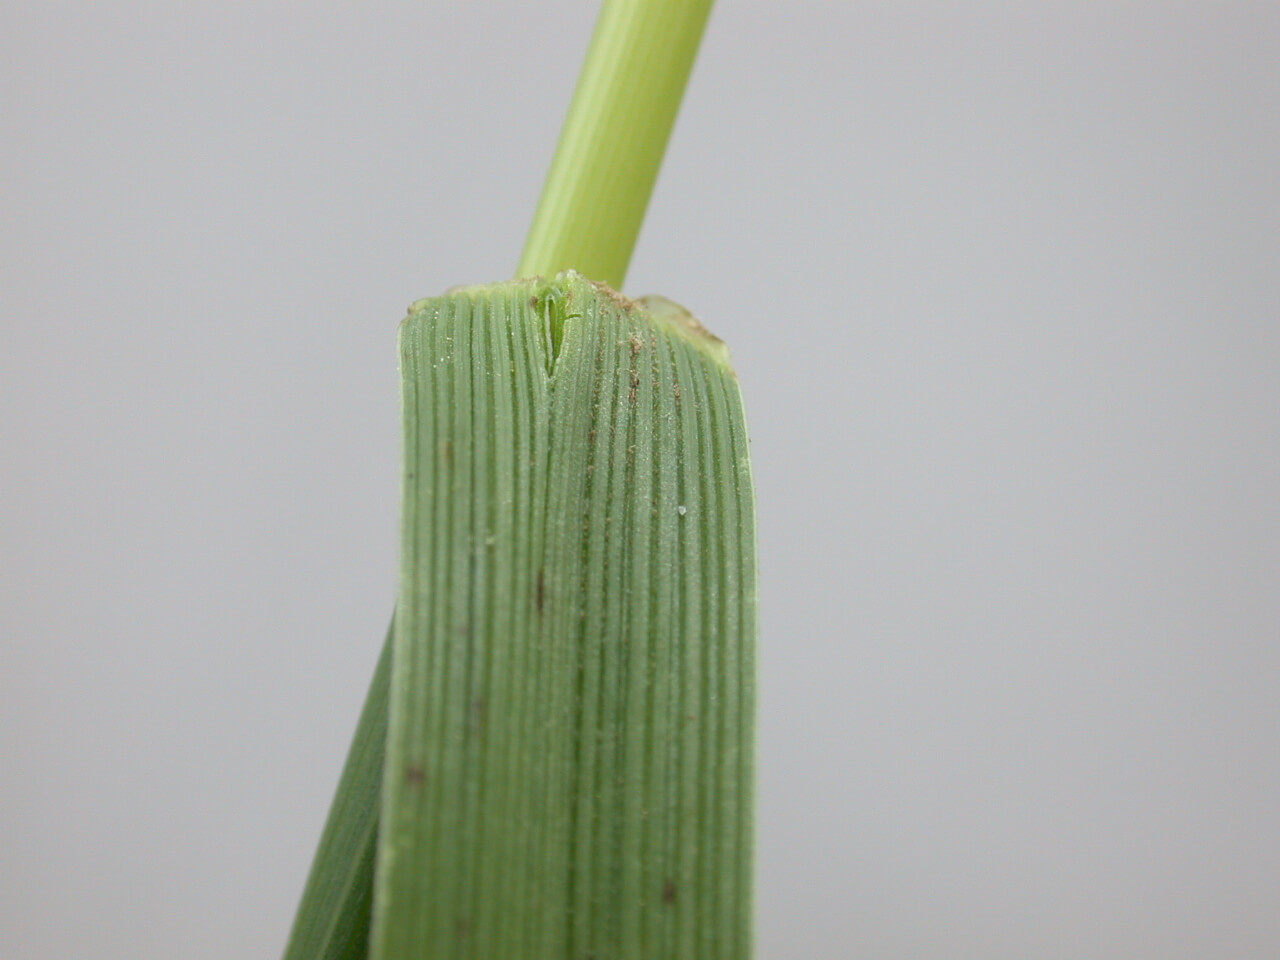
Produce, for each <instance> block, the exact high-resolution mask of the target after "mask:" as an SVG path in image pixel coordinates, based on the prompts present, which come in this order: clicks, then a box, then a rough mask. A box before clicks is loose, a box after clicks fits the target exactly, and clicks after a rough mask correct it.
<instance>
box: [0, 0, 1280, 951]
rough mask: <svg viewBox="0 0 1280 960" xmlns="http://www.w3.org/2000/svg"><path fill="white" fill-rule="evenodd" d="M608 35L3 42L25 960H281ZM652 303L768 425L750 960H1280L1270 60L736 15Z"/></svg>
mask: <svg viewBox="0 0 1280 960" xmlns="http://www.w3.org/2000/svg"><path fill="white" fill-rule="evenodd" d="M594 13H595V9H594V5H593V4H592V3H588V2H547V0H539V2H536V3H535V2H519V3H517V2H506V0H468V2H465V3H464V2H452V3H441V2H427V0H416V2H403V3H388V2H382V3H355V2H350V3H337V2H313V3H305V4H304V3H284V2H279V0H258V2H254V3H247V2H225V3H211V2H210V3H192V2H178V3H174V2H145V3H144V2H134V0H119V2H114V3H110V4H107V3H91V2H87V0H86V2H69V3H61V2H43V0H42V2H36V0H22V2H15V0H6V2H4V3H3V4H2V5H0V957H3V958H5V960H63V958H81V957H86V958H87V957H93V958H95V960H116V958H119V960H125V958H128V960H150V958H154V960H161V958H164V960H169V958H178V957H180V958H183V960H213V958H219V960H221V958H226V957H237V958H275V957H277V956H278V955H279V953H280V951H281V949H282V947H283V944H284V940H285V936H286V934H287V931H288V927H289V924H290V921H291V919H292V913H293V910H294V907H295V904H296V902H297V898H298V896H299V893H300V891H301V888H302V883H303V879H304V876H305V872H306V870H307V867H308V864H309V862H310V858H311V855H312V852H313V850H314V846H315V843H316V840H317V838H318V836H319V833H320V827H321V824H322V821H323V818H324V815H325V812H326V809H327V805H328V803H329V799H330V796H331V793H332V790H333V787H334V784H335V782H336V779H337V776H338V771H339V768H340V765H341V762H342V759H343V756H344V753H345V750H346V747H347V742H348V738H349V736H350V734H351V731H352V729H353V727H354V723H355V718H356V714H357V711H358V708H359V704H360V702H361V701H362V698H363V696H364V692H365V687H366V683H367V681H368V677H369V674H370V672H371V670H372V667H373V663H374V659H375V655H376V653H377V650H378V647H379V645H380V643H381V641H382V636H383V631H384V629H385V626H386V622H387V619H388V615H389V613H390V610H391V604H392V598H393V593H394V590H395V571H396V556H395V550H396V543H397V536H396V524H397V506H398V505H397V495H398V493H397V489H398V469H399V466H398V457H399V453H398V449H397V443H398V409H397V372H396V350H395V340H394V338H395V329H396V324H397V323H398V321H399V320H400V318H401V317H402V315H403V313H404V309H405V307H406V305H407V304H408V303H409V302H410V301H411V300H413V299H415V298H417V297H420V296H425V295H430V294H434V293H438V292H440V291H442V290H444V289H445V288H446V287H449V286H452V285H454V284H459V283H470V282H481V281H488V280H496V279H503V278H505V277H507V276H509V275H510V273H511V272H512V270H513V269H514V266H515V263H516V260H517V259H518V256H519V252H520V247H521V244H522V242H523V239H524V234H525V231H526V229H527V228H528V224H529V221H530V219H531V217H532V213H533V208H534V204H535V201H536V198H537V193H538V190H539V188H540V186H541V182H542V178H543V176H544V174H545V171H546V168H547V165H548V162H549V159H550V156H551V152H552V149H553V147H554V143H555V139H556V136H557V133H558V129H559V125H560V120H561V118H562V116H563V111H564V109H565V107H566V105H567V104H568V101H569V96H570V93H571V91H572V87H573V81H574V78H575V76H576V72H577V69H578V66H579V64H580V63H581V59H582V56H583V53H584V51H585V47H586V42H587V39H588V36H589V34H590V28H591V25H592V22H593V18H594ZM627 290H628V291H629V292H631V293H634V294H642V293H649V292H661V293H663V294H665V295H667V296H669V297H672V298H674V299H676V300H678V301H681V302H683V303H685V304H686V305H688V306H689V307H690V308H691V309H693V310H694V311H695V312H696V313H698V314H699V315H700V316H701V317H702V318H703V319H704V320H705V322H706V323H707V324H708V325H709V326H710V327H711V328H712V329H713V330H715V331H716V332H718V333H719V334H720V335H721V336H723V337H724V338H725V339H726V340H728V341H729V343H730V345H731V346H732V348H733V350H734V355H735V357H736V363H737V366H738V369H739V372H740V374H741V379H742V382H743V384H744V388H745V391H746V397H747V404H748V413H749V415H750V423H751V427H752V431H753V455H754V460H755V469H756V477H757V481H758V495H759V511H760V513H759V515H760V545H761V555H762V563H761V569H762V573H763V606H762V638H761V701H760V746H759V767H760V794H759V817H758V819H759V845H758V850H759V871H758V951H757V953H758V956H759V957H760V958H761V960H800V958H804V960H862V958H912V960H914V958H937V960H968V958H972V960H1050V958H1061V960H1081V958H1090V960H1092V958H1116V960H1139V958H1151V960H1179V958H1187V960H1192V958H1231V960H1272V958H1275V957H1277V956H1280V406H1278V403H1277V401H1278V389H1277V388H1278V386H1280V6H1278V5H1276V4H1274V3H1266V2H1258V3H1251V4H1250V3H1227V2H1219V3H1209V2H1204V3H1169V2H1145V3H1140V2H1118V3H1117V2H1111V3H1100V2H1099V3H1090V2H1058V0H1046V2H1037V3H1030V4H1028V3H1017V2H1008V3H978V2H955V3H939V2H894V3H890V2H887V0H885V2H881V3H845V2H839V3H837V2H831V3H817V2H813V3H810V2H803V3H783V2H773V3H769V2H746V0H722V3H721V4H720V6H719V8H718V9H717V10H716V11H715V12H714V14H713V16H712V19H711V23H710V28H709V31H708V33H707V36H706V40H705V43H704V46H703V54H702V57H701V60H700V62H699V64H698V67H697V70H696V71H695V73H694V76H693V80H692V82H691V84H690V88H689V93H688V98H687V101H686V106H685V109H684V112H683V113H682V115H681V118H680V121H679V124H678V126H677V129H676V132H675V135H674V137H673V139H672V142H671V147H670V150H669V154H668V161H667V163H666V166H665V168H664V172H663V174H662V177H661V179H660V181H659V183H658V186H657V190H656V193H655V197H654V201H653V205H652V207H651V210H650V215H649V219H648V222H647V225H646V227H645V231H644V234H643V236H642V238H641V242H640V245H639V248H638V251H637V254H636V258H635V261H634V265H633V270H632V272H631V276H630V278H629V280H628V283H627ZM494 960H504V958H494ZM653 960H692V958H653Z"/></svg>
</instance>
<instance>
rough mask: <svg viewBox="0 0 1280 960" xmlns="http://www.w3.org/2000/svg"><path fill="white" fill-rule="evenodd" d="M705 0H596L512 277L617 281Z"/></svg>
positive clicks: (663, 145) (671, 120) (693, 50)
mask: <svg viewBox="0 0 1280 960" xmlns="http://www.w3.org/2000/svg"><path fill="white" fill-rule="evenodd" d="M711 3H712V0H605V3H604V6H603V8H602V9H601V11H600V18H599V20H597V21H596V28H595V33H594V34H593V35H592V38H591V47H590V49H589V50H588V51H587V60H586V63H584V64H583V67H582V73H581V75H580V76H579V78H578V86H577V89H576V90H575V91H574V95H573V103H572V104H571V105H570V107H569V115H568V117H566V118H565V123H564V129H563V130H562V131H561V133H560V142H559V144H558V145H557V147H556V153H555V157H554V159H553V160H552V162H551V170H550V172H549V173H548V174H547V182H546V185H545V186H544V187H543V190H542V198H541V200H539V202H538V211H537V213H536V214H535V215H534V219H533V227H532V228H531V229H530V231H529V238H528V240H527V241H526V243H525V248H524V256H523V257H522V258H521V260H520V267H519V269H518V270H517V272H516V275H517V277H531V276H537V275H541V276H547V277H549V276H551V275H553V274H555V273H557V272H559V271H561V270H566V269H569V268H572V269H574V270H577V271H578V272H579V273H581V274H583V275H584V276H587V277H589V278H591V279H592V280H601V281H604V282H605V283H608V284H609V285H610V286H612V287H614V288H619V289H620V288H621V287H622V282H623V280H624V278H625V277H626V274H627V266H628V264H629V263H630V262H631V252H632V250H634V249H635V245H636V237H637V236H638V235H639V233H640V225H641V224H642V223H643V222H644V213H645V209H646V208H647V207H648V205H649V195H650V194H651V193H652V192H653V184H654V181H655V180H657V178H658V168H659V167H660V166H661V165H662V155H663V154H664V153H665V152H666V149H667V140H668V139H670V136H671V128H672V126H673V125H674V124H675V119H676V112H677V111H678V110H679V108H680V100H681V98H682V97H683V96H684V88H685V86H686V85H687V83H688V80H689V74H690V72H691V71H692V70H693V61H694V57H695V56H696V54H697V52H698V44H699V42H700V41H701V39H702V32H703V29H704V27H705V26H706V22H707V17H708V15H709V14H710V12H711Z"/></svg>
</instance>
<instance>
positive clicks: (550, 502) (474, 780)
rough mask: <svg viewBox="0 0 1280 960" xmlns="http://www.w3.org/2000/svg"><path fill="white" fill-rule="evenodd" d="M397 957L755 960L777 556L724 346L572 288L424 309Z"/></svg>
mask: <svg viewBox="0 0 1280 960" xmlns="http://www.w3.org/2000/svg"><path fill="white" fill-rule="evenodd" d="M400 344H401V364H402V386H403V393H402V399H403V410H404V450H405V460H404V469H405V474H404V502H403V525H402V541H401V550H402V553H401V557H402V567H401V584H400V597H399V603H398V606H397V612H396V617H395V627H394V635H395V642H394V653H393V666H392V672H391V676H392V680H391V704H390V730H389V739H388V745H387V756H386V766H385V771H384V780H383V791H382V819H381V833H380V838H379V841H378V858H377V875H376V882H375V886H374V894H375V896H374V917H373V935H372V956H373V957H374V960H401V958H408V957H429V958H433V960H446V958H459V960H460V958H477V960H480V958H486V960H487V958H499V957H501V958H511V960H517V958H520V960H523V958H527V960H534V958H537V960H558V958H565V960H569V958H574V960H581V958H585V957H598V958H613V960H653V958H675V957H680V958H689V960H720V958H723V960H743V958H745V957H747V956H748V955H749V953H750V930H751V859H752V852H751V851H752V844H751V836H752V815H751V811H752V790H751V784H752V766H753V763H752V725H753V704H754V685H755V682H754V676H755V673H754V672H755V660H754V637H755V539H754V527H753V506H752V493H751V482H750V470H749V465H748V459H747V438H746V433H745V427H744V421H743V416H742V405H741V400H740V397H739V391H738V384H737V380H736V379H735V377H734V375H733V372H732V370H731V369H730V368H729V366H728V364H727V359H726V353H725V350H724V347H723V345H722V344H721V343H720V342H719V341H718V340H716V339H715V338H714V337H711V336H710V335H709V334H708V333H706V331H704V330H702V329H701V327H700V326H698V325H697V324H696V321H693V320H692V319H691V318H688V317H687V315H683V314H681V313H680V312H678V311H672V310H671V309H665V310H662V311H650V310H648V309H646V308H645V307H644V306H641V305H638V304H633V303H631V302H630V301H627V300H625V299H623V298H622V297H621V296H619V295H618V294H616V293H614V292H613V291H611V290H609V289H608V288H607V287H604V286H602V285H597V284H594V283H591V282H589V281H587V280H585V279H583V278H582V277H580V276H578V275H577V274H575V273H572V272H567V273H564V274H561V275H559V276H557V277H556V278H555V279H553V280H551V281H550V282H547V281H542V280H530V281H512V282H508V283H501V284H495V285H493V286H487V287H475V288H470V289H466V290H462V291H459V292H456V293H453V294H451V295H448V296H445V297H441V298H438V299H433V300H426V301H422V302H420V303H418V304H416V305H415V306H414V308H413V310H412V312H411V313H410V316H409V318H408V319H407V320H406V321H405V323H404V325H403V326H402V328H401V336H400Z"/></svg>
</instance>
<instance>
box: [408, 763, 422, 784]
mask: <svg viewBox="0 0 1280 960" xmlns="http://www.w3.org/2000/svg"><path fill="white" fill-rule="evenodd" d="M404 782H405V783H407V784H408V785H409V786H411V787H423V786H425V785H426V783H427V771H425V770H423V769H422V768H421V767H419V766H417V765H416V764H415V765H413V766H410V767H406V768H405V771H404Z"/></svg>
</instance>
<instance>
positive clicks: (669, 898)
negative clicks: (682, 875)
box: [662, 880, 676, 907]
mask: <svg viewBox="0 0 1280 960" xmlns="http://www.w3.org/2000/svg"><path fill="white" fill-rule="evenodd" d="M662 902H663V903H665V904H666V905H667V906H668V907H669V906H671V905H672V904H673V903H675V902H676V882H675V881H674V880H668V881H667V882H666V883H664V884H663V885H662Z"/></svg>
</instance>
